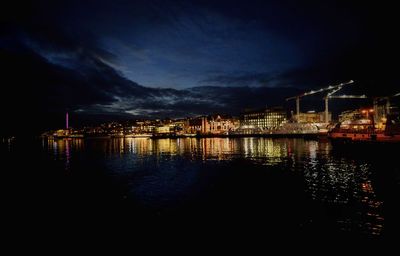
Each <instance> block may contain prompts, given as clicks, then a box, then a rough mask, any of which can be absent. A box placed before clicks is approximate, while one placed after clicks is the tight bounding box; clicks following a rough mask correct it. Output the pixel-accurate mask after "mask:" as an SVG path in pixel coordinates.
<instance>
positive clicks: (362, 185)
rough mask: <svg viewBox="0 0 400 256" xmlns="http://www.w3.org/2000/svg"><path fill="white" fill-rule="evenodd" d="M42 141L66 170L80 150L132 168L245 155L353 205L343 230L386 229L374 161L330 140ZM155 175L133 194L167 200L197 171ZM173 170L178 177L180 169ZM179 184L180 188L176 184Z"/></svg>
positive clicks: (321, 198) (329, 200)
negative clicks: (336, 149) (342, 150)
mask: <svg viewBox="0 0 400 256" xmlns="http://www.w3.org/2000/svg"><path fill="white" fill-rule="evenodd" d="M42 145H43V147H44V148H45V149H47V151H48V152H51V153H52V154H53V157H54V158H55V159H58V160H61V161H64V162H65V169H66V170H69V169H70V165H71V164H72V163H73V162H74V155H77V154H78V155H79V153H80V152H84V151H93V152H100V153H102V154H104V158H105V159H107V161H109V162H110V166H112V168H115V170H118V171H125V172H126V171H128V172H129V171H131V170H132V168H133V166H145V165H148V164H149V162H148V160H149V159H150V158H151V159H155V160H156V163H151V164H156V165H161V166H162V168H164V167H165V165H166V164H169V166H168V168H166V169H174V168H176V166H174V164H173V163H174V162H173V159H176V158H177V157H180V158H183V159H185V161H187V162H190V161H194V162H203V163H206V162H214V163H215V162H216V163H218V161H221V162H229V161H231V160H234V159H246V160H249V161H250V162H252V163H254V164H257V165H265V166H266V168H268V166H272V167H282V168H283V169H284V170H289V171H292V172H294V173H298V174H301V175H302V177H303V180H304V183H305V193H306V194H307V196H308V197H309V198H311V200H313V201H315V202H318V203H321V204H324V205H329V206H334V207H340V209H342V210H343V209H346V206H350V207H353V208H355V209H353V210H352V211H351V213H349V214H346V213H344V214H340V215H339V216H338V217H337V219H336V223H337V225H338V226H339V227H340V229H341V230H343V231H352V230H355V229H356V230H361V232H362V233H366V234H370V235H379V234H381V232H382V229H383V222H384V217H383V216H382V205H383V202H381V201H379V200H378V198H377V196H376V195H375V191H374V188H373V185H372V182H371V180H370V176H371V168H372V167H371V164H370V163H369V162H368V161H367V160H365V161H357V162H354V161H353V160H352V159H348V158H346V157H345V156H343V155H342V156H341V155H339V156H338V155H334V154H332V145H331V144H330V143H329V142H318V141H313V140H303V139H271V138H252V137H248V138H233V139H232V138H202V139H197V138H178V139H149V138H126V139H119V138H118V139H86V140H83V139H73V140H47V139H44V141H43V144H42ZM118 159H120V160H118ZM121 159H122V160H123V161H122V162H121ZM132 159H133V161H134V164H132V165H127V164H126V161H128V160H129V161H131V160H132ZM189 169H190V168H189ZM244 171H245V170H244ZM116 172H117V171H116ZM117 175H118V174H117ZM157 175H158V176H157ZM157 175H152V176H151V175H147V176H143V177H142V178H137V179H136V180H135V181H132V184H134V185H132V186H134V187H135V189H136V190H135V193H141V195H142V197H143V198H145V199H144V200H150V201H151V200H154V197H157V198H158V200H165V201H166V203H168V202H167V201H168V197H172V196H175V194H176V193H178V194H179V193H182V194H183V193H185V191H184V190H185V189H187V187H188V186H191V185H192V184H193V182H194V180H195V179H196V173H195V172H193V171H192V172H191V173H190V171H188V174H187V175H186V176H185V177H183V178H182V179H176V178H175V179H174V180H171V179H166V178H165V177H162V178H160V175H159V174H157ZM163 175H166V174H163ZM174 175H175V176H174V177H176V174H174ZM160 182H162V183H163V184H164V185H163V186H164V187H165V189H164V190H160V186H159V185H157V184H158V183H160ZM173 182H174V183H173ZM137 183H140V184H137ZM166 183H167V184H166ZM168 183H171V184H168ZM176 183H180V185H179V184H178V185H177V184H176ZM155 184H156V185H155ZM182 184H184V185H182ZM171 186H173V187H174V189H172V188H171ZM177 187H179V188H181V189H176V188H177ZM158 190H159V191H158ZM171 191H173V192H171ZM157 193H158V194H157ZM169 193H175V194H174V195H172V194H169ZM155 194H157V196H155ZM160 198H161V199H160Z"/></svg>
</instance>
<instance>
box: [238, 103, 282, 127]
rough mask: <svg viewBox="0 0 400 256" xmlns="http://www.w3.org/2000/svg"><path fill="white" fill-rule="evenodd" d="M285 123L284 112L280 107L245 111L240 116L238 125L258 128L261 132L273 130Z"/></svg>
mask: <svg viewBox="0 0 400 256" xmlns="http://www.w3.org/2000/svg"><path fill="white" fill-rule="evenodd" d="M284 123H286V111H285V110H284V109H283V108H282V107H272V108H266V109H262V110H253V111H246V112H245V113H243V114H242V115H241V118H240V125H241V126H251V127H258V128H261V129H263V130H265V129H275V128H278V127H279V126H281V125H282V124H284Z"/></svg>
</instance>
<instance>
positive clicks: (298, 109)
mask: <svg viewBox="0 0 400 256" xmlns="http://www.w3.org/2000/svg"><path fill="white" fill-rule="evenodd" d="M352 83H354V81H353V80H350V81H348V82H344V83H340V84H337V85H330V86H328V87H325V88H322V89H319V90H311V91H309V92H306V93H303V94H300V95H297V96H293V97H290V98H287V99H286V101H289V100H293V99H295V100H296V114H297V116H299V114H300V98H301V97H304V96H307V95H312V94H315V93H319V92H323V91H328V90H334V91H332V92H330V93H329V94H330V95H331V94H333V93H335V92H337V91H339V90H340V89H342V87H343V86H344V85H347V84H352ZM329 94H328V95H329ZM327 104H328V103H327V99H326V100H325V107H326V108H325V110H326V111H327ZM325 118H326V119H325V120H327V113H325Z"/></svg>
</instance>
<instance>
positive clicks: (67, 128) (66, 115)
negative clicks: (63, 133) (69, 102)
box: [66, 113, 68, 129]
mask: <svg viewBox="0 0 400 256" xmlns="http://www.w3.org/2000/svg"><path fill="white" fill-rule="evenodd" d="M66 120H67V129H68V113H67V115H66Z"/></svg>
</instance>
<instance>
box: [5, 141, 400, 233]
mask: <svg viewBox="0 0 400 256" xmlns="http://www.w3.org/2000/svg"><path fill="white" fill-rule="evenodd" d="M397 147H398V146H396V145H395V146H391V147H386V146H381V147H379V148H378V147H376V146H368V147H364V146H361V147H355V146H351V145H349V146H346V147H341V146H336V145H335V146H333V145H332V144H331V143H330V141H318V140H305V139H298V138H290V139H289V138H257V137H246V138H201V139H198V138H178V139H149V138H126V139H73V140H51V139H39V140H29V141H25V140H15V141H11V142H10V141H5V142H4V141H3V143H2V155H3V157H4V158H3V159H4V161H3V163H4V166H8V167H7V171H6V172H5V173H7V174H4V175H3V182H4V183H5V184H4V185H5V187H6V188H7V195H8V199H7V203H9V205H10V207H11V208H13V209H16V213H15V212H13V213H11V214H10V215H13V216H19V217H20V218H21V219H24V220H25V222H26V224H29V223H30V222H35V220H40V221H41V222H42V223H46V222H50V220H51V223H54V224H55V225H61V226H63V225H65V226H68V225H73V224H74V223H77V222H81V223H85V225H93V226H96V227H98V226H103V225H114V226H124V225H130V226H131V227H132V226H135V227H138V226H146V227H149V225H152V227H153V228H155V227H158V228H159V229H161V228H160V227H163V229H168V228H172V227H173V228H174V229H177V228H178V227H179V228H180V229H181V230H185V232H187V233H188V234H189V233H194V232H197V231H200V230H201V231H206V232H209V233H210V234H213V235H215V236H218V235H219V234H221V235H231V236H236V237H237V236H251V234H255V233H259V232H261V233H262V234H265V235H267V234H268V235H271V234H273V235H276V236H282V237H290V236H293V237H294V236H295V237H298V236H299V235H300V236H301V237H303V238H304V237H306V238H309V237H313V238H315V237H321V236H325V237H327V236H329V237H346V238H366V239H382V238H387V237H392V236H395V234H396V230H397V229H398V227H399V225H398V223H399V221H398V220H397V218H398V216H400V215H399V210H398V209H397V202H398V201H399V200H398V196H399V186H400V185H399V184H400V169H399V164H398V163H399V159H398V157H399V156H398V152H397V153H396V152H395V151H396V150H397ZM66 216H68V217H66ZM61 220H63V221H61ZM65 220H67V221H65ZM72 220H73V221H72ZM59 222H62V223H63V224H60V223H59ZM57 223H58V224H57ZM65 223H68V224H65ZM111 223H112V224H111ZM155 223H157V224H155Z"/></svg>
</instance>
